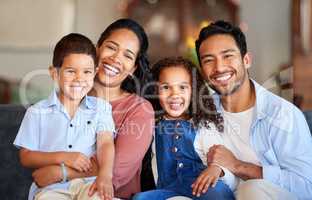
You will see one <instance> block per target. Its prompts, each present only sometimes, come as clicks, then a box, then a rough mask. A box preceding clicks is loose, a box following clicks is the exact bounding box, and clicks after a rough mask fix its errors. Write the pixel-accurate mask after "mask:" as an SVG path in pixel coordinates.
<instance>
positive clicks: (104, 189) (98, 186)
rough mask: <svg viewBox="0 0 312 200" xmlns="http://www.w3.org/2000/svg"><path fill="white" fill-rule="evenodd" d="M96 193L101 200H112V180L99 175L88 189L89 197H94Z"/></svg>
mask: <svg viewBox="0 0 312 200" xmlns="http://www.w3.org/2000/svg"><path fill="white" fill-rule="evenodd" d="M96 191H97V192H98V195H99V197H100V199H101V200H112V199H113V197H114V188H113V182H112V178H111V177H106V176H103V175H99V176H98V177H97V178H96V180H95V181H94V182H93V183H92V185H91V187H90V189H89V196H92V195H94V193H95V192H96Z"/></svg>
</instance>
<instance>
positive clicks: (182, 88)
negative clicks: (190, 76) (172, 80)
mask: <svg viewBox="0 0 312 200" xmlns="http://www.w3.org/2000/svg"><path fill="white" fill-rule="evenodd" d="M180 89H181V90H185V89H188V86H187V85H180Z"/></svg>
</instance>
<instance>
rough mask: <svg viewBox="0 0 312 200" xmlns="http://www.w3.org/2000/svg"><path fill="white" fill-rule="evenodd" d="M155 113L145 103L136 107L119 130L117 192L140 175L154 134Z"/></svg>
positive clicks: (115, 174) (114, 175) (116, 161)
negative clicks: (139, 172)
mask: <svg viewBox="0 0 312 200" xmlns="http://www.w3.org/2000/svg"><path fill="white" fill-rule="evenodd" d="M154 123H155V120H154V111H153V108H152V106H151V105H150V104H149V103H147V102H145V103H142V104H140V105H138V106H136V107H135V108H134V109H133V111H132V112H131V113H130V115H128V116H127V119H126V120H125V122H124V123H123V124H122V126H121V128H120V129H119V130H118V133H117V138H116V140H115V152H116V153H115V164H114V174H113V184H114V187H115V190H118V188H120V187H122V186H123V185H126V184H127V183H129V181H131V180H132V179H133V177H134V176H135V175H136V174H137V173H138V171H139V169H140V168H141V165H142V160H143V158H144V155H145V153H146V151H147V149H148V147H149V145H150V144H151V141H152V136H153V132H154Z"/></svg>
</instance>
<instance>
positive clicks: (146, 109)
mask: <svg viewBox="0 0 312 200" xmlns="http://www.w3.org/2000/svg"><path fill="white" fill-rule="evenodd" d="M112 106H113V110H114V111H116V110H123V111H126V112H127V113H129V114H130V113H137V112H139V113H140V114H142V115H145V114H148V115H149V114H151V115H152V116H154V109H153V106H152V104H151V103H150V102H149V101H148V100H146V99H144V98H143V97H140V96H139V95H137V94H130V95H128V96H126V97H124V98H122V99H119V100H117V101H114V102H112Z"/></svg>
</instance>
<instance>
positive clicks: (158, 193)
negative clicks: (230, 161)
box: [133, 181, 235, 200]
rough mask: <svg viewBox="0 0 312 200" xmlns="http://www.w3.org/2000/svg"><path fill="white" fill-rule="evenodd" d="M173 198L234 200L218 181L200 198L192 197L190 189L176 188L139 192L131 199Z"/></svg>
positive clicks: (224, 186) (153, 199)
mask: <svg viewBox="0 0 312 200" xmlns="http://www.w3.org/2000/svg"><path fill="white" fill-rule="evenodd" d="M175 196H186V197H189V198H192V199H195V200H234V199H235V198H234V195H233V192H232V191H231V190H230V189H229V187H228V186H227V185H225V184H224V183H223V182H222V181H218V183H217V185H216V186H215V187H214V188H212V187H210V188H209V189H208V191H207V192H206V193H204V194H202V195H201V196H200V197H196V196H193V195H192V188H191V187H187V188H185V187H176V188H172V189H157V190H150V191H146V192H141V193H138V194H136V195H135V196H134V197H133V200H165V199H167V198H170V197H175Z"/></svg>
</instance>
